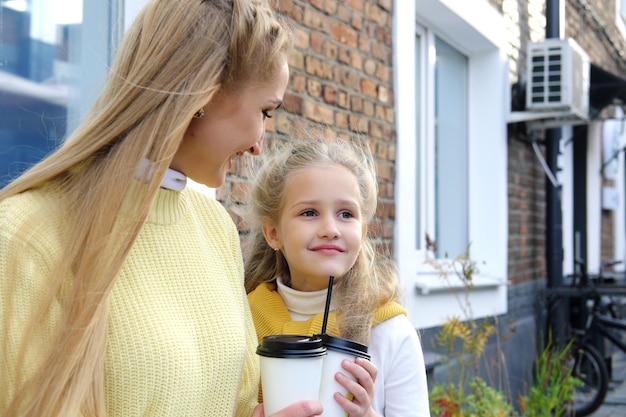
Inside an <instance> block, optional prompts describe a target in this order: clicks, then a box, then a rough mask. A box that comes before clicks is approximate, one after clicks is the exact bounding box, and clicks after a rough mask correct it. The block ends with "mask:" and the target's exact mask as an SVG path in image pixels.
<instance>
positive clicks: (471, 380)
mask: <svg viewBox="0 0 626 417" xmlns="http://www.w3.org/2000/svg"><path fill="white" fill-rule="evenodd" d="M427 263H429V264H430V265H432V266H433V267H434V268H435V270H436V271H438V273H439V276H440V277H441V278H442V279H444V280H446V282H447V283H449V284H451V279H453V278H454V277H455V276H456V278H457V279H458V280H459V281H460V282H461V283H462V287H461V288H462V290H461V291H459V290H457V289H456V288H457V286H456V285H449V288H450V289H451V291H452V292H453V294H454V295H455V297H456V298H457V300H458V302H459V304H460V307H461V311H462V312H463V315H464V317H463V318H460V317H451V318H449V319H448V320H447V321H446V322H445V323H444V324H443V325H442V326H441V329H440V330H439V332H438V333H437V335H436V337H435V339H434V342H435V344H436V346H435V348H436V350H438V351H441V350H443V351H444V352H445V355H444V358H443V360H442V363H443V364H444V365H447V366H446V371H447V378H446V381H442V382H438V383H436V384H434V386H433V387H432V389H431V391H430V406H431V415H432V416H437V417H513V416H516V415H517V414H515V410H514V406H513V404H514V401H513V400H512V399H511V396H510V395H507V391H505V390H504V389H502V388H501V387H500V386H499V385H498V384H494V383H493V381H486V380H485V379H483V378H482V377H481V376H479V370H480V364H481V360H483V359H484V357H483V356H484V351H485V346H486V344H487V342H488V340H489V338H490V337H494V338H495V339H496V341H497V342H498V343H497V350H498V352H497V353H496V361H495V362H494V363H492V364H491V365H492V366H495V367H496V368H498V369H497V370H496V372H498V374H499V375H504V376H505V377H504V378H503V380H501V384H500V385H502V383H504V384H506V363H505V361H504V354H503V352H502V349H503V346H502V343H500V342H501V341H502V340H504V341H506V335H505V336H504V337H499V336H500V335H499V334H498V333H497V332H498V326H497V318H495V317H494V318H492V319H485V320H480V321H478V320H476V319H475V318H474V317H473V312H472V308H471V303H470V301H469V295H470V292H471V291H472V290H473V288H474V282H473V276H474V274H475V273H477V272H478V269H477V268H476V262H475V261H473V260H472V258H471V256H470V247H469V245H468V247H467V249H466V251H465V252H464V253H462V254H460V255H459V256H457V257H456V258H454V259H451V260H450V259H444V260H434V259H428V260H427ZM451 275H452V278H451ZM569 347H570V346H569V345H568V346H565V347H564V348H561V349H558V348H556V347H555V346H553V345H552V343H551V340H550V343H548V345H547V347H546V348H545V349H543V351H542V352H541V353H540V354H539V355H538V356H537V358H536V360H535V366H534V369H533V372H532V374H533V380H532V382H531V384H530V386H529V389H528V394H527V395H521V394H518V398H517V405H518V406H519V410H520V411H521V412H522V413H523V415H524V416H525V417H551V416H562V415H565V412H566V410H567V405H568V403H569V402H570V401H571V399H572V398H573V394H574V389H575V388H576V386H577V384H578V383H579V381H578V380H576V379H575V378H574V377H572V376H571V375H570V374H569V372H568V368H567V366H566V363H565V360H566V354H567V352H568V350H569ZM437 348H438V349H437ZM507 386H508V385H507Z"/></svg>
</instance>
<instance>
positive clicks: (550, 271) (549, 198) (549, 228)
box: [545, 0, 567, 346]
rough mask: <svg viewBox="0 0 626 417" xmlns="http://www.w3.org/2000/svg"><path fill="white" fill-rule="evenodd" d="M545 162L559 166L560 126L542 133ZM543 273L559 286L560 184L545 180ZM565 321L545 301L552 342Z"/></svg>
mask: <svg viewBox="0 0 626 417" xmlns="http://www.w3.org/2000/svg"><path fill="white" fill-rule="evenodd" d="M562 6H563V5H562V4H561V1H560V0H546V38H547V39H549V38H558V39H562V36H561V31H562V28H561V20H562V17H563V16H562V15H563V9H562ZM545 135H546V136H545V138H546V142H545V146H546V157H545V159H546V163H547V164H548V167H549V169H550V171H551V172H553V173H556V172H557V170H558V169H559V167H558V163H557V157H558V155H559V147H560V139H561V136H562V128H560V127H557V128H550V129H546V132H545ZM546 272H547V283H546V285H547V287H548V288H554V287H559V286H561V285H563V213H562V208H561V186H560V184H556V186H555V185H553V184H552V182H551V181H546ZM562 323H567V316H566V311H565V308H564V305H563V303H556V302H555V301H554V300H550V302H549V304H548V326H549V331H550V332H551V334H552V340H553V342H554V343H556V344H557V346H558V345H561V344H562V343H563V342H564V341H565V338H566V336H567V335H566V334H565V327H566V326H563V325H562Z"/></svg>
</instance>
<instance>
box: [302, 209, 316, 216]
mask: <svg viewBox="0 0 626 417" xmlns="http://www.w3.org/2000/svg"><path fill="white" fill-rule="evenodd" d="M301 215H302V216H304V217H313V216H315V212H314V211H313V210H305V211H303V212H302V213H301Z"/></svg>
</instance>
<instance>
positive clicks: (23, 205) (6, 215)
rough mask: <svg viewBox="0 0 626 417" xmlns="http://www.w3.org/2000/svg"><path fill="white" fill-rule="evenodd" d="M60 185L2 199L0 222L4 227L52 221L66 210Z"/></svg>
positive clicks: (0, 203)
mask: <svg viewBox="0 0 626 417" xmlns="http://www.w3.org/2000/svg"><path fill="white" fill-rule="evenodd" d="M61 195H62V194H61V191H60V189H59V188H58V187H53V186H45V187H40V188H35V189H31V190H28V191H24V192H22V193H19V194H16V195H13V196H10V197H7V198H5V199H4V200H2V201H0V224H2V226H3V228H2V229H3V230H4V228H9V229H10V228H11V227H12V226H20V225H22V224H24V223H29V224H31V225H33V226H36V225H37V224H41V223H52V222H56V221H58V219H59V218H62V217H63V213H64V212H65V210H64V208H63V203H62V199H61V198H60V197H61Z"/></svg>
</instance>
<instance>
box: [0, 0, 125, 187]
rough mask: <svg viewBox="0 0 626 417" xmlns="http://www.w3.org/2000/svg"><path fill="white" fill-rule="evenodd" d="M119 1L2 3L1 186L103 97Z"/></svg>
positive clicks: (53, 145) (49, 147)
mask: <svg viewBox="0 0 626 417" xmlns="http://www.w3.org/2000/svg"><path fill="white" fill-rule="evenodd" d="M116 11H117V8H116V7H115V2H83V0H2V1H1V3H0V28H2V30H0V187H2V186H4V185H6V183H7V182H9V181H10V180H11V179H12V178H14V177H16V176H17V175H18V174H19V173H21V172H22V171H24V170H25V169H26V168H28V167H29V166H30V165H32V164H33V163H35V162H37V161H39V160H40V159H41V158H43V157H44V156H45V155H47V154H48V153H50V152H51V151H52V150H53V149H54V148H56V147H57V146H58V145H59V144H60V143H61V142H62V141H63V139H64V138H65V137H66V135H67V133H68V132H70V131H71V130H72V129H73V128H74V127H75V126H76V124H77V122H78V121H79V120H80V118H81V117H82V116H83V114H84V112H85V110H86V109H87V108H88V107H89V105H90V103H91V102H92V100H93V99H94V97H95V94H96V92H97V86H98V82H99V81H100V80H102V79H103V77H104V75H105V73H106V68H107V67H108V65H109V62H110V57H111V55H112V50H113V46H114V45H115V42H116V39H117V37H116V32H115V25H114V22H116V21H118V17H117V14H116Z"/></svg>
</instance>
